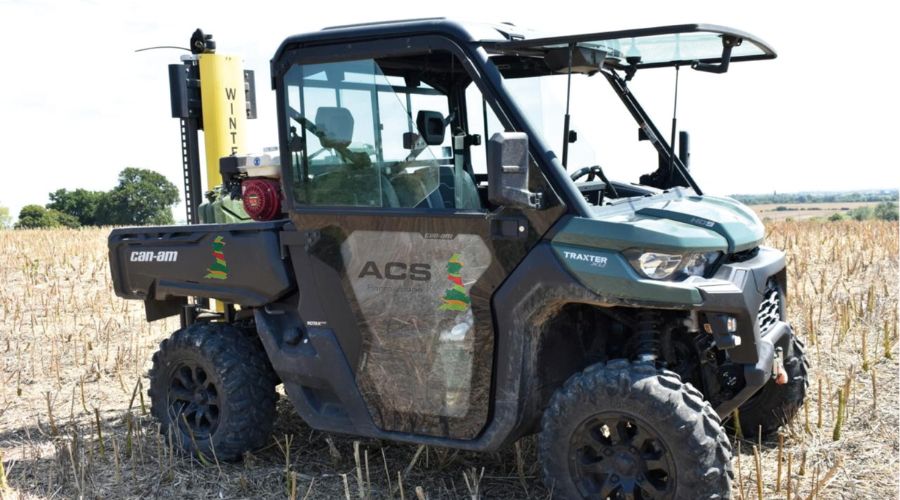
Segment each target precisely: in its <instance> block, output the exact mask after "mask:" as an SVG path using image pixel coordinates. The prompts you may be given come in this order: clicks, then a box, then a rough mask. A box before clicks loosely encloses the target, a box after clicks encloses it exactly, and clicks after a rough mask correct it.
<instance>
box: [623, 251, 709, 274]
mask: <svg viewBox="0 0 900 500" xmlns="http://www.w3.org/2000/svg"><path fill="white" fill-rule="evenodd" d="M721 255H722V252H699V253H688V254H669V253H661V252H645V251H643V250H639V249H633V250H627V251H626V252H625V256H626V257H627V258H628V261H629V262H630V263H631V266H632V267H634V269H635V270H636V271H637V272H639V273H640V274H642V275H643V276H645V277H647V278H651V279H655V280H665V279H678V278H683V277H686V276H704V275H705V274H706V272H707V271H708V270H709V268H710V266H712V265H713V264H715V262H716V261H717V260H718V259H719V257H720V256H721Z"/></svg>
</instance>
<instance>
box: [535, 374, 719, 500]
mask: <svg viewBox="0 0 900 500" xmlns="http://www.w3.org/2000/svg"><path fill="white" fill-rule="evenodd" d="M538 446H539V453H540V460H541V465H542V469H543V476H544V482H545V484H546V485H547V487H548V488H550V489H551V490H552V491H553V492H554V496H558V497H559V498H602V499H606V498H610V499H626V498H639V499H650V498H654V499H656V498H659V499H675V498H728V497H729V496H730V495H731V478H732V475H733V473H732V470H731V445H730V444H729V442H728V438H727V436H726V435H725V432H724V431H723V430H722V427H721V425H720V423H719V418H718V416H717V415H716V413H715V412H714V411H713V410H712V407H711V406H710V405H709V403H708V402H706V401H705V400H704V399H703V397H702V395H701V394H700V393H699V392H698V391H697V390H696V389H694V388H693V387H692V386H690V385H689V384H684V383H682V382H681V379H680V378H679V377H678V375H676V374H675V373H673V372H670V371H668V370H657V369H656V368H655V367H654V366H653V365H652V364H646V363H631V362H629V361H626V360H614V361H611V362H609V363H607V364H602V363H600V364H597V365H593V366H591V367H589V368H587V369H586V370H585V371H584V372H581V373H578V374H576V375H573V376H572V377H571V378H570V379H569V380H568V381H567V382H566V384H565V385H564V386H563V387H562V388H560V389H559V390H557V391H556V393H555V394H554V395H553V398H552V399H551V401H550V406H549V407H548V408H547V410H546V412H545V413H544V417H543V419H542V421H541V432H540V436H539V438H538Z"/></svg>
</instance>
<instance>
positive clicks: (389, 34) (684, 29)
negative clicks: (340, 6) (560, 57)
mask: <svg viewBox="0 0 900 500" xmlns="http://www.w3.org/2000/svg"><path fill="white" fill-rule="evenodd" d="M702 33H705V34H707V38H709V36H708V35H713V36H714V37H716V38H715V40H722V39H723V38H724V37H726V36H732V37H735V38H736V39H737V40H738V43H737V45H740V41H742V40H743V41H746V42H748V43H747V44H746V46H745V47H744V50H743V51H742V50H741V49H739V48H738V49H736V53H735V56H734V57H732V58H731V60H732V61H742V60H746V61H749V60H756V59H772V58H775V57H776V53H775V51H774V50H773V49H772V48H771V47H770V46H769V45H768V44H766V43H765V42H763V41H762V40H760V39H759V38H756V37H754V36H753V35H750V34H749V33H744V32H742V31H739V30H735V29H733V28H728V27H724V26H717V25H711V24H680V25H671V26H658V27H652V28H639V29H632V30H621V31H607V32H598V33H582V34H566V35H563V36H550V37H547V36H546V35H544V34H542V33H538V32H535V31H532V30H527V29H522V28H519V27H517V26H515V25H513V24H511V23H496V24H490V23H472V22H461V21H456V20H451V19H447V18H444V17H431V18H422V19H402V20H394V21H379V22H372V23H362V24H348V25H344V26H332V27H327V28H324V29H322V30H320V31H313V32H309V33H303V34H299V35H293V36H290V37H288V38H287V39H285V40H284V42H282V43H281V46H280V47H279V48H278V50H277V51H276V52H275V56H274V57H273V61H277V60H279V59H280V57H281V56H282V53H283V52H284V51H285V50H289V49H291V48H296V47H300V46H315V45H326V44H333V43H341V42H359V41H366V40H378V39H384V38H396V37H398V36H400V37H402V36H412V35H427V34H436V35H444V36H447V37H448V38H451V39H454V40H456V41H458V42H461V43H478V44H482V45H484V46H485V47H486V48H487V49H488V50H489V51H491V52H495V53H498V52H500V53H504V52H505V53H519V52H522V51H527V49H529V48H546V47H547V46H549V45H553V44H560V43H581V42H587V41H597V40H600V41H603V40H609V41H612V42H617V40H615V39H622V40H625V41H628V40H630V41H631V42H632V43H633V42H634V40H636V39H642V40H648V41H650V42H651V44H653V43H656V44H658V43H659V42H660V41H665V39H666V36H669V35H671V36H674V37H675V38H674V39H673V40H672V41H674V43H675V45H673V46H674V47H675V53H676V54H678V53H679V48H680V45H679V42H678V38H677V37H678V36H681V35H685V36H686V37H687V39H690V38H691V37H692V36H694V37H695V38H696V35H699V34H702ZM542 35H543V36H542ZM686 41H687V40H686ZM708 41H709V40H707V42H708ZM715 43H719V42H715ZM750 46H753V47H754V49H752V50H748V49H747V47H750ZM712 48H713V49H714V52H713V53H711V54H703V55H700V56H695V57H693V58H688V59H684V60H682V59H681V58H679V57H671V58H670V57H666V58H663V59H662V60H661V61H656V62H648V61H645V62H644V63H635V64H632V63H631V62H628V63H625V62H624V55H623V62H622V63H620V65H621V66H623V67H626V66H634V67H635V69H636V68H637V67H662V66H670V65H683V64H688V63H690V62H692V60H693V61H694V62H696V61H698V60H699V61H702V62H707V63H711V62H721V58H722V57H723V56H722V55H720V54H718V52H719V51H720V50H721V49H716V48H715V47H712ZM604 49H606V50H608V51H611V52H616V51H615V50H614V49H612V48H611V47H610V46H604ZM638 61H640V58H638Z"/></svg>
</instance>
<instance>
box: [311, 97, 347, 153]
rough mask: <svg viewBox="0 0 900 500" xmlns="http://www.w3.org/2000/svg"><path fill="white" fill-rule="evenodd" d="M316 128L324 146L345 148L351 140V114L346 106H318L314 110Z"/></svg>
mask: <svg viewBox="0 0 900 500" xmlns="http://www.w3.org/2000/svg"><path fill="white" fill-rule="evenodd" d="M316 128H317V129H318V130H319V134H318V137H319V142H321V143H322V147H324V148H346V147H347V146H349V145H350V143H351V142H352V141H353V115H352V114H350V110H348V109H347V108H338V107H324V106H323V107H321V108H319V109H318V110H317V111H316Z"/></svg>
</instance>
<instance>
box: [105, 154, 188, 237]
mask: <svg viewBox="0 0 900 500" xmlns="http://www.w3.org/2000/svg"><path fill="white" fill-rule="evenodd" d="M176 203H178V188H176V187H175V185H174V184H172V183H171V182H169V180H168V179H166V178H165V177H164V176H163V175H162V174H159V173H157V172H154V171H152V170H145V169H141V168H131V167H129V168H126V169H125V170H123V171H122V172H121V173H120V174H119V185H117V186H116V187H115V188H113V189H112V191H109V192H108V193H106V194H105V195H104V196H102V197H101V198H100V201H99V202H98V204H97V209H96V212H95V218H94V222H95V223H96V224H97V225H111V226H128V225H147V224H153V225H165V224H173V223H174V222H175V220H174V219H173V218H172V206H173V205H175V204H176Z"/></svg>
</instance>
